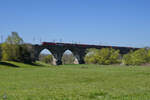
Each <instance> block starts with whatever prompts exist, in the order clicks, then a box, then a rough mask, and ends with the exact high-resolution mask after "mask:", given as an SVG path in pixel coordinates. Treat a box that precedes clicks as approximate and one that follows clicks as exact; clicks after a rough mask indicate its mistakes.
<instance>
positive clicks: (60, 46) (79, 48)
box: [33, 42, 138, 65]
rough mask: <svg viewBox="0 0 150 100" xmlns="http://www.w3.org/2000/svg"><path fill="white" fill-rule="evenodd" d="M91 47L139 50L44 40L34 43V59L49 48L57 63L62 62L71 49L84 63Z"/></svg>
mask: <svg viewBox="0 0 150 100" xmlns="http://www.w3.org/2000/svg"><path fill="white" fill-rule="evenodd" d="M90 48H96V49H102V48H113V49H116V50H120V54H126V53H128V52H129V51H130V50H137V49H138V48H131V47H117V46H102V45H88V44H71V43H54V42H43V43H42V44H41V45H33V49H34V60H35V61H36V60H38V59H39V55H40V52H41V51H42V50H44V49H48V50H49V51H50V52H51V53H52V55H53V57H54V58H55V59H56V65H61V64H62V56H63V53H64V52H65V51H66V50H70V51H71V52H72V53H73V55H74V56H75V58H76V59H77V60H78V63H79V64H84V57H85V55H86V50H87V49H90Z"/></svg>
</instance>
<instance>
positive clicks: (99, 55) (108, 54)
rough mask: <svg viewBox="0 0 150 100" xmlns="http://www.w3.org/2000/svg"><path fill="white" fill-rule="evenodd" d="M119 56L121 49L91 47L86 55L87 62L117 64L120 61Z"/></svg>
mask: <svg viewBox="0 0 150 100" xmlns="http://www.w3.org/2000/svg"><path fill="white" fill-rule="evenodd" d="M119 56H120V54H119V50H115V49H110V48H102V49H101V50H98V49H89V50H88V53H87V55H86V56H85V62H86V63H93V64H102V65H108V64H115V63H119Z"/></svg>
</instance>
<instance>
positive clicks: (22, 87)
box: [0, 62, 150, 100]
mask: <svg viewBox="0 0 150 100" xmlns="http://www.w3.org/2000/svg"><path fill="white" fill-rule="evenodd" d="M12 65H13V66H14V67H10V66H12ZM2 98H6V99H4V100H150V67H140V66H134V67H133V66H130V67H126V66H100V65H62V66H49V65H45V64H44V65H43V64H41V63H38V64H35V65H27V64H22V63H16V62H5V63H4V62H3V63H1V65H0V100H3V99H2Z"/></svg>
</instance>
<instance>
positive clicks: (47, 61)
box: [40, 55, 53, 64]
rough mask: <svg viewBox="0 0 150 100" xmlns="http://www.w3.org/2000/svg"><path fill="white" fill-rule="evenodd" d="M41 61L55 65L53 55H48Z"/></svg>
mask: <svg viewBox="0 0 150 100" xmlns="http://www.w3.org/2000/svg"><path fill="white" fill-rule="evenodd" d="M40 61H42V62H44V63H46V64H53V56H52V55H46V56H44V55H43V56H42V57H41V58H40Z"/></svg>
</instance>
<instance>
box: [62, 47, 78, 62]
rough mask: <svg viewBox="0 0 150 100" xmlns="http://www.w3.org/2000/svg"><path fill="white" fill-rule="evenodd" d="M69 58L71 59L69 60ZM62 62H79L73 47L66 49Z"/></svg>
mask: <svg viewBox="0 0 150 100" xmlns="http://www.w3.org/2000/svg"><path fill="white" fill-rule="evenodd" d="M68 60H69V61H68ZM62 63H63V64H79V62H78V59H77V57H76V56H75V53H74V51H73V50H71V49H65V50H64V52H63V54H62Z"/></svg>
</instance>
